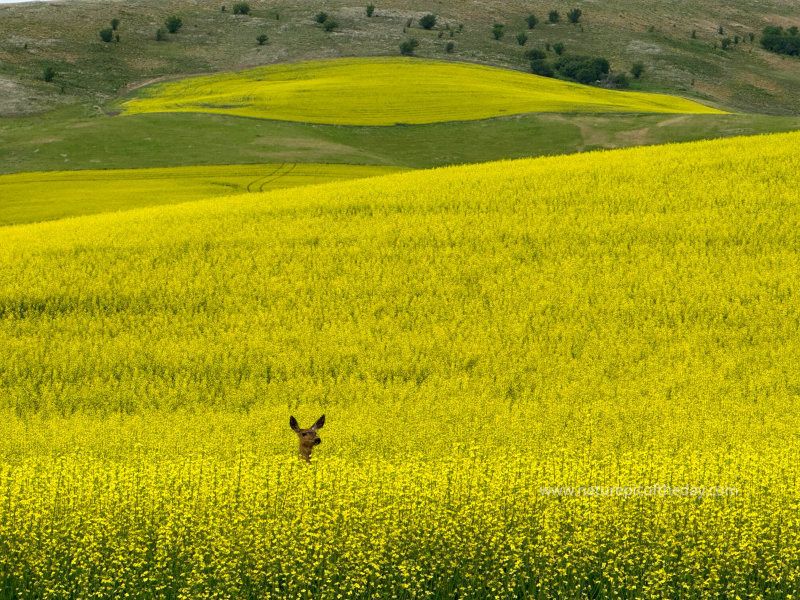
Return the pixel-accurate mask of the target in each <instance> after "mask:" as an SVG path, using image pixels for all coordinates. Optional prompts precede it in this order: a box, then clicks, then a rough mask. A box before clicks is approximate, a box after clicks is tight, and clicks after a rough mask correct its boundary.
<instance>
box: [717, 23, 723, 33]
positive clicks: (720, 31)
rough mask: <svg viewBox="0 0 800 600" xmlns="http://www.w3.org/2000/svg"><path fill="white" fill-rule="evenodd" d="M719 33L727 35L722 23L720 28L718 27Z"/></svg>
mask: <svg viewBox="0 0 800 600" xmlns="http://www.w3.org/2000/svg"><path fill="white" fill-rule="evenodd" d="M717 33H718V34H720V35H725V30H724V29H723V28H722V25H720V26H719V29H717Z"/></svg>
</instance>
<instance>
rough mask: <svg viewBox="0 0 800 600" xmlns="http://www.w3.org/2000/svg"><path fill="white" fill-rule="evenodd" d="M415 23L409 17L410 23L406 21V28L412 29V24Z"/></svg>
mask: <svg viewBox="0 0 800 600" xmlns="http://www.w3.org/2000/svg"><path fill="white" fill-rule="evenodd" d="M413 22H414V19H413V18H412V17H409V18H408V21H406V28H408V27H411V24H412V23H413Z"/></svg>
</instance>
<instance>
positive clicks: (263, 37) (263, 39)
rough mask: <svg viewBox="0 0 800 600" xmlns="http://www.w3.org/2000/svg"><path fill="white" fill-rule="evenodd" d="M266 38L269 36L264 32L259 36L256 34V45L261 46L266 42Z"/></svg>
mask: <svg viewBox="0 0 800 600" xmlns="http://www.w3.org/2000/svg"><path fill="white" fill-rule="evenodd" d="M268 39H269V38H268V37H267V35H266V34H264V33H262V34H261V35H260V36H258V37H257V38H256V41H257V42H258V45H259V46H263V45H264V44H266V43H267V40H268Z"/></svg>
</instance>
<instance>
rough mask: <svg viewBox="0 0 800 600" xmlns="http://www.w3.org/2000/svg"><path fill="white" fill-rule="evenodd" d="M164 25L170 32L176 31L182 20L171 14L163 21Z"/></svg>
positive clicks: (181, 25) (181, 24)
mask: <svg viewBox="0 0 800 600" xmlns="http://www.w3.org/2000/svg"><path fill="white" fill-rule="evenodd" d="M164 26H165V27H166V28H167V31H169V32H170V33H178V30H179V29H180V28H181V27H183V21H182V20H181V18H180V17H177V16H175V15H172V16H171V17H169V18H168V19H167V20H166V21H164Z"/></svg>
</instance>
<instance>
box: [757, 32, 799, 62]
mask: <svg viewBox="0 0 800 600" xmlns="http://www.w3.org/2000/svg"><path fill="white" fill-rule="evenodd" d="M761 46H762V47H763V48H764V49H765V50H769V51H770V52H775V53H776V54H787V55H789V56H798V55H800V35H798V29H797V27H790V28H789V29H784V28H783V27H777V26H770V27H765V28H764V31H763V32H762V34H761Z"/></svg>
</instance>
